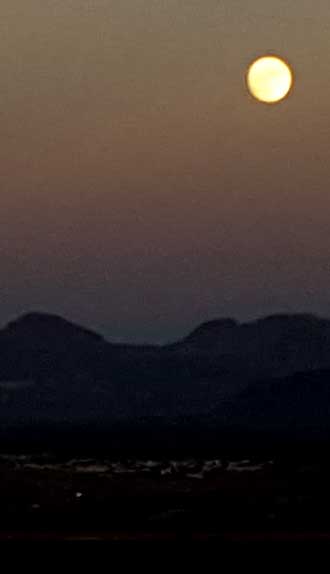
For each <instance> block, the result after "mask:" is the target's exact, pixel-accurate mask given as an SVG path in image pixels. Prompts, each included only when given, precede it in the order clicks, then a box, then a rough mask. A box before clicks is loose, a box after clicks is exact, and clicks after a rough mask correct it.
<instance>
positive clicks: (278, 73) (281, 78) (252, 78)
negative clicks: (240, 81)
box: [246, 56, 293, 104]
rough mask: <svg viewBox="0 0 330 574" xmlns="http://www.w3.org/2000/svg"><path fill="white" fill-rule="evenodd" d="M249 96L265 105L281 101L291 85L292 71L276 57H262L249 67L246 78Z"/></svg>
mask: <svg viewBox="0 0 330 574" xmlns="http://www.w3.org/2000/svg"><path fill="white" fill-rule="evenodd" d="M246 82H247V87H248V89H249V92H250V94H251V95H252V96H253V97H254V98H256V99H257V100H259V101H260V102H265V103H267V104H274V103H276V102H280V101H281V100H283V99H284V98H285V97H286V96H287V95H288V94H289V92H290V90H291V88H292V84H293V73H292V70H291V68H290V66H289V64H287V63H286V62H285V61H284V60H282V59H281V58H278V57H277V56H263V57H262V58H258V60H255V61H254V62H253V63H252V64H251V65H250V67H249V69H248V71H247V76H246Z"/></svg>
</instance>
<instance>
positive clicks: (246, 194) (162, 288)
mask: <svg viewBox="0 0 330 574" xmlns="http://www.w3.org/2000/svg"><path fill="white" fill-rule="evenodd" d="M269 53H274V54H277V55H279V56H281V57H283V58H284V59H286V60H287V61H288V62H289V63H290V65H291V66H292V68H293V70H294V74H295V85H294V89H293V91H292V93H291V94H290V96H289V98H288V99H287V100H284V101H283V102H281V103H280V104H278V105H275V106H267V105H264V104H261V103H258V102H257V101H255V100H253V99H252V98H251V96H250V95H249V94H248V93H247V90H246V85H245V74H246V70H247V68H248V66H249V65H250V63H251V62H252V61H253V60H254V59H255V58H257V57H258V56H260V55H263V54H269ZM329 53H330V3H329V0H314V1H313V2H310V1H309V0H308V1H307V0H299V1H298V0H296V1H295V0H291V1H288V0H277V1H276V2H273V1H270V0H268V1H267V0H249V2H242V1H241V0H223V1H222V0H203V1H201V0H192V1H185V0H162V1H161V0H116V1H115V0H24V2H22V0H2V2H1V8H0V178H1V196H0V202H1V203H0V206H1V209H0V236H1V237H0V239H1V240H0V261H1V274H0V281H1V284H0V296H1V298H0V301H1V307H0V311H1V322H2V323H3V324H4V323H5V322H6V321H8V320H9V319H12V318H14V317H15V316H17V315H18V314H20V313H22V312H27V311H32V310H42V311H46V312H51V313H58V314H61V315H63V316H64V317H66V318H67V319H70V320H73V321H77V322H79V323H82V324H84V325H85V326H88V327H92V328H95V329H97V330H98V331H100V332H101V333H103V334H104V335H106V336H107V337H108V338H110V339H114V340H123V341H136V342H142V341H155V342H160V341H168V340H174V339H175V338H178V337H181V336H183V335H185V334H186V333H187V332H189V331H190V330H191V329H192V328H193V327H195V326H196V325H197V324H198V323H200V322H201V321H204V320H207V319H210V318H215V317H222V316H233V317H235V318H237V319H239V320H247V319H252V318H257V317H259V316H261V315H265V314H270V313H275V312H300V311H304V312H305V311H306V312H316V313H319V314H322V315H325V316H330V67H329Z"/></svg>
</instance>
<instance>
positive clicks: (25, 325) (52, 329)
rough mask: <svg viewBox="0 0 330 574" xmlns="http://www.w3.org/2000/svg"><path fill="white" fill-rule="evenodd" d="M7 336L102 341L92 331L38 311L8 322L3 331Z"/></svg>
mask: <svg viewBox="0 0 330 574" xmlns="http://www.w3.org/2000/svg"><path fill="white" fill-rule="evenodd" d="M4 332H5V333H6V334H7V335H12V336H15V337H20V336H21V337H29V338H31V337H32V338H33V339H42V340H49V339H55V338H65V339H66V340H67V339H80V340H81V339H84V340H86V342H87V341H89V342H92V341H94V342H97V341H99V342H100V341H103V337H102V336H101V335H98V334H97V333H95V332H94V331H91V330H89V329H86V328H85V327H81V326H80V325H76V324H75V323H71V322H70V321H67V320H66V319H63V317H60V316H59V315H53V314H48V313H42V312H39V311H35V312H30V313H25V314H24V315H22V316H20V317H18V318H17V319H15V320H13V321H10V322H9V323H8V324H7V326H6V327H5V329H4Z"/></svg>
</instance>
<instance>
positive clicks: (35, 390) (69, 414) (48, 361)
mask: <svg viewBox="0 0 330 574" xmlns="http://www.w3.org/2000/svg"><path fill="white" fill-rule="evenodd" d="M146 420H148V421H151V420H152V421H158V422H159V421H161V422H162V424H166V421H171V424H177V425H180V424H181V422H182V421H187V420H190V421H197V424H198V425H203V424H205V425H206V426H211V427H212V426H213V427H218V426H219V427H221V428H240V429H256V430H257V431H258V432H259V431H262V430H265V429H272V430H278V429H280V430H281V431H286V430H288V429H291V430H292V429H294V431H295V432H299V430H301V431H303V430H306V429H312V430H313V429H314V431H315V429H316V430H317V431H318V432H319V431H320V432H323V431H324V432H328V430H329V431H330V320H328V319H323V318H320V317H316V316H313V315H307V314H295V315H293V314H292V315H290V314H287V315H284V314H282V315H273V316H269V317H265V318H261V319H258V320H255V321H251V322H247V323H239V322H238V321H235V320H233V319H230V318H225V319H218V320H214V321H210V322H206V323H203V324H202V325H200V326H198V327H197V328H196V329H195V330H194V331H193V332H192V333H190V334H188V335H187V336H186V337H184V338H182V339H181V340H179V341H176V342H174V343H171V344H167V345H162V346H160V345H141V346H139V345H124V344H116V343H111V342H108V341H106V340H105V339H104V338H103V337H102V336H100V335H98V334H97V333H95V332H93V331H91V330H88V329H85V328H83V327H81V326H78V325H75V324H73V323H71V322H69V321H66V320H65V319H63V318H61V317H58V316H55V315H49V314H45V313H29V314H26V315H23V316H21V317H19V318H17V319H16V320H14V321H12V322H10V323H9V324H8V325H6V326H5V327H4V328H3V329H2V330H0V429H2V431H4V430H6V429H8V428H16V429H18V428H21V429H24V428H25V427H27V426H31V425H32V426H35V427H36V428H37V427H38V426H40V427H41V426H42V425H44V424H47V425H54V426H55V427H61V425H66V428H68V427H69V426H70V425H75V426H83V425H88V424H94V423H95V424H97V425H98V426H99V427H100V428H103V427H104V428H108V427H110V426H111V425H112V424H115V423H120V424H122V423H126V422H127V423H129V424H130V425H133V426H134V424H139V423H140V422H141V421H146ZM297 429H298V430H297Z"/></svg>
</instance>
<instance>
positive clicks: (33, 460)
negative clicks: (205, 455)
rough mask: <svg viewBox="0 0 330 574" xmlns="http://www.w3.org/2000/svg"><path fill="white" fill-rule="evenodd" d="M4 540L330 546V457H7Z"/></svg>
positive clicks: (1, 510)
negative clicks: (269, 542) (262, 542)
mask: <svg viewBox="0 0 330 574" xmlns="http://www.w3.org/2000/svg"><path fill="white" fill-rule="evenodd" d="M0 476H1V478H0V540H16V539H23V540H25V539H27V540H49V539H54V540H57V539H59V540H63V539H64V540H163V539H164V540H172V539H174V540H187V539H188V540H189V539H190V540H191V539H196V540H204V539H206V540H210V539H218V540H225V541H226V540H228V541H235V540H238V541H241V540H242V541H253V540H314V539H316V540H330V490H329V484H330V458H329V457H328V455H327V454H326V453H324V456H323V457H322V456H320V454H318V456H317V457H316V456H311V455H309V456H308V457H306V458H301V455H299V457H294V458H293V459H291V461H290V459H289V458H288V457H282V458H281V457H277V458H276V457H275V458H273V459H265V458H264V459H260V458H257V457H255V458H251V459H245V460H233V459H230V458H229V457H226V458H221V457H220V456H219V458H212V459H208V460H204V459H198V460H197V459H194V458H182V459H180V460H170V459H164V460H147V459H144V460H136V459H135V460H129V459H125V460H110V459H108V458H106V457H100V458H99V459H94V458H86V457H85V458H80V457H79V458H72V457H71V458H69V457H67V456H65V457H59V456H58V455H57V456H55V455H50V454H47V455H45V454H43V455H37V454H34V455H26V454H25V455H10V454H4V455H2V456H1V457H0Z"/></svg>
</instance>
